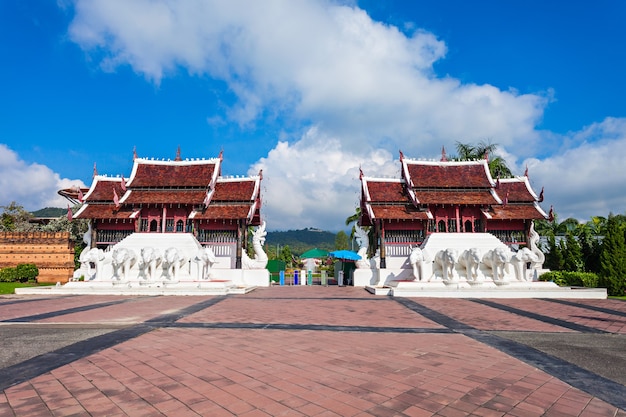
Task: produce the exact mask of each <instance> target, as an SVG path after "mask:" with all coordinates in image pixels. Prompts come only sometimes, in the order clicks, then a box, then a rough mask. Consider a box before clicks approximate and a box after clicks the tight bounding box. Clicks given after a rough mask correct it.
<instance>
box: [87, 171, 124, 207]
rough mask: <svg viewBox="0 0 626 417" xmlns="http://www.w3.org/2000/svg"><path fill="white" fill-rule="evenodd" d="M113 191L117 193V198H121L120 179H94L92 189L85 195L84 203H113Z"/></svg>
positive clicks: (122, 192)
mask: <svg viewBox="0 0 626 417" xmlns="http://www.w3.org/2000/svg"><path fill="white" fill-rule="evenodd" d="M113 190H115V192H116V193H117V197H118V198H122V196H123V195H124V191H122V179H121V178H108V177H96V178H95V179H94V183H93V184H92V188H91V189H90V191H89V192H88V193H87V194H86V195H85V202H90V201H111V202H113Z"/></svg>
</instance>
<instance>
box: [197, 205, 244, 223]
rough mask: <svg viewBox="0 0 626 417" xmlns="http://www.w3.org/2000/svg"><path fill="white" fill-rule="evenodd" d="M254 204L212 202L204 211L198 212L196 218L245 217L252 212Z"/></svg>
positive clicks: (234, 218)
mask: <svg viewBox="0 0 626 417" xmlns="http://www.w3.org/2000/svg"><path fill="white" fill-rule="evenodd" d="M251 206H252V204H228V205H226V204H225V205H213V204H211V205H210V206H209V207H207V209H206V210H205V211H203V212H198V213H196V215H195V216H194V219H233V220H236V219H245V218H246V217H247V216H248V213H249V212H250V207H251Z"/></svg>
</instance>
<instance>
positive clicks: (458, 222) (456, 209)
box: [455, 206, 461, 233]
mask: <svg viewBox="0 0 626 417" xmlns="http://www.w3.org/2000/svg"><path fill="white" fill-rule="evenodd" d="M455 212H456V231H457V233H458V232H460V231H461V219H460V218H459V216H460V213H459V206H456V207H455Z"/></svg>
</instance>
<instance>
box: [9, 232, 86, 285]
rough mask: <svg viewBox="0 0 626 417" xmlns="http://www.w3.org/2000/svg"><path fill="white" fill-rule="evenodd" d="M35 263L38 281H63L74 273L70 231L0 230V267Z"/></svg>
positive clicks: (72, 245)
mask: <svg viewBox="0 0 626 417" xmlns="http://www.w3.org/2000/svg"><path fill="white" fill-rule="evenodd" d="M28 263H30V264H35V265H37V268H38V269H39V276H38V277H37V281H38V282H48V283H56V282H61V283H62V284H64V283H66V282H67V281H68V280H69V279H70V278H71V277H72V274H73V273H74V244H73V243H72V241H71V240H70V234H69V232H57V233H45V232H0V268H5V267H15V266H17V265H18V264H28Z"/></svg>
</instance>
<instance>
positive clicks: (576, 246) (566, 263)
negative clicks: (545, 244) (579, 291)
mask: <svg viewBox="0 0 626 417" xmlns="http://www.w3.org/2000/svg"><path fill="white" fill-rule="evenodd" d="M561 242H563V241H561ZM564 246H565V247H564V249H563V250H562V253H563V269H564V270H565V271H572V272H584V266H585V264H584V262H583V253H582V248H581V247H580V243H578V240H577V239H576V236H574V234H573V233H567V234H566V235H565V243H564Z"/></svg>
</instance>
